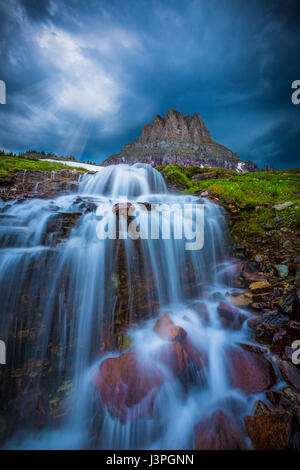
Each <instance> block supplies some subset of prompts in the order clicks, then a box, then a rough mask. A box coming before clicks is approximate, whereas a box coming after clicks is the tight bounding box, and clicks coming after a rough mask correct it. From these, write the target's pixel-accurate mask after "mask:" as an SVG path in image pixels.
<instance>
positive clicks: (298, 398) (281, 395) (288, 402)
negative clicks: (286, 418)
mask: <svg viewBox="0 0 300 470" xmlns="http://www.w3.org/2000/svg"><path fill="white" fill-rule="evenodd" d="M265 393H266V397H267V399H268V400H269V401H270V402H271V403H272V404H273V405H275V406H278V407H280V408H284V409H286V410H287V411H289V412H292V413H294V414H299V413H300V393H297V392H296V391H295V390H294V389H292V388H290V387H284V388H281V389H277V390H268V391H266V392H265Z"/></svg>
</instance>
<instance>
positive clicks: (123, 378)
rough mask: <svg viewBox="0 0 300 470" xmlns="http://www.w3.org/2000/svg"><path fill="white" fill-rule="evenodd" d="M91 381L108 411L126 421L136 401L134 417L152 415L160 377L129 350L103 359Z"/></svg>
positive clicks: (158, 373)
mask: <svg viewBox="0 0 300 470" xmlns="http://www.w3.org/2000/svg"><path fill="white" fill-rule="evenodd" d="M93 381H94V384H95V386H96V389H97V390H98V392H99V394H100V396H101V399H102V402H103V403H104V404H105V405H106V406H107V408H108V410H109V411H110V413H112V414H113V415H114V416H116V417H118V418H119V419H120V421H121V422H126V421H127V420H130V419H132V414H133V413H130V411H132V410H131V408H132V407H134V406H135V405H138V404H139V407H138V409H137V410H136V413H135V415H134V416H135V418H136V417H140V416H143V415H151V413H152V409H153V403H154V398H155V396H156V394H157V392H158V390H159V387H160V386H161V383H162V381H163V378H162V375H161V373H160V372H159V371H158V370H153V369H152V370H149V369H148V368H147V367H145V366H144V365H142V364H140V363H139V362H138V360H137V357H136V355H135V353H134V352H131V351H129V352H127V353H124V354H121V355H120V356H118V357H114V358H108V359H105V360H104V361H103V362H102V364H101V366H100V368H99V370H98V371H97V373H96V374H95V376H94V378H93Z"/></svg>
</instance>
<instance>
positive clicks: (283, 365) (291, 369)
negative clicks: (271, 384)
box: [278, 361, 300, 392]
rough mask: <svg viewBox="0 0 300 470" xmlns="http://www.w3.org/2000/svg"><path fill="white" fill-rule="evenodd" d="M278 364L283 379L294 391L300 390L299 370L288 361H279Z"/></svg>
mask: <svg viewBox="0 0 300 470" xmlns="http://www.w3.org/2000/svg"><path fill="white" fill-rule="evenodd" d="M278 365H279V370H280V372H281V375H282V377H283V379H284V381H285V382H286V383H287V384H288V385H289V386H290V387H292V388H293V389H294V390H296V392H300V370H299V369H297V367H296V366H294V365H293V364H292V363H291V362H288V361H280V362H279V364H278Z"/></svg>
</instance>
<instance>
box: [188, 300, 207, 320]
mask: <svg viewBox="0 0 300 470" xmlns="http://www.w3.org/2000/svg"><path fill="white" fill-rule="evenodd" d="M188 308H190V309H191V310H194V311H195V312H196V313H198V315H199V317H200V318H201V320H203V322H204V323H205V324H207V323H209V315H208V311H207V307H206V304H205V303H204V302H194V303H192V304H190V305H189V306H188Z"/></svg>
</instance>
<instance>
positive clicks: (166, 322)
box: [154, 313, 186, 341]
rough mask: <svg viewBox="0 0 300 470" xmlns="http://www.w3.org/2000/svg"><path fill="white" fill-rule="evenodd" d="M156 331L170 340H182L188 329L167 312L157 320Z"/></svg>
mask: <svg viewBox="0 0 300 470" xmlns="http://www.w3.org/2000/svg"><path fill="white" fill-rule="evenodd" d="M154 331H155V332H156V333H157V334H158V335H159V336H161V337H162V338H163V339H167V340H168V341H181V340H184V339H185V337H186V331H185V330H184V329H183V328H181V327H180V326H177V325H175V324H174V323H173V321H172V320H171V318H170V315H169V313H165V314H164V315H163V316H162V317H160V318H159V319H158V320H157V322H156V323H155V326H154Z"/></svg>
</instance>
